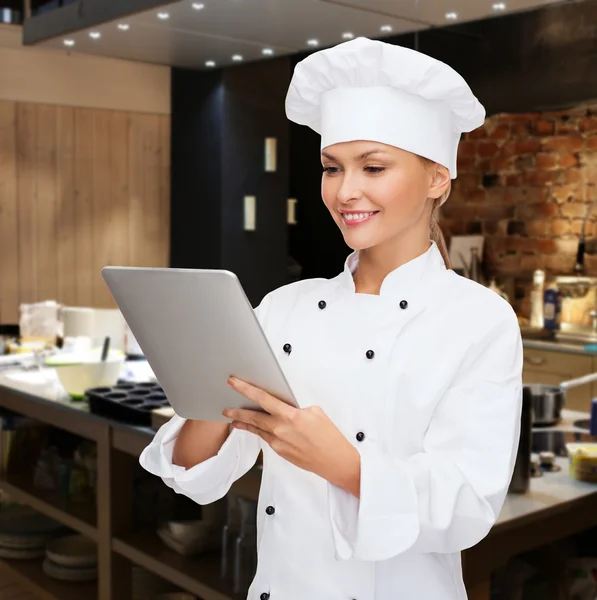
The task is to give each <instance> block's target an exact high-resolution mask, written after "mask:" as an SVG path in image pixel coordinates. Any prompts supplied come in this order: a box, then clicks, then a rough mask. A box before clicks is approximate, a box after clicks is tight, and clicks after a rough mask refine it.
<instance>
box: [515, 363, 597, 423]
mask: <svg viewBox="0 0 597 600" xmlns="http://www.w3.org/2000/svg"><path fill="white" fill-rule="evenodd" d="M596 380H597V373H591V374H590V375H585V376H583V377H578V378H577V379H570V380H568V381H563V382H562V383H560V385H559V386H557V385H545V384H543V383H529V384H526V385H525V386H524V387H525V388H529V389H530V392H531V398H532V406H533V425H545V426H549V425H555V424H556V423H558V422H559V421H560V418H561V413H562V408H563V407H564V405H565V404H566V390H567V389H568V388H571V387H576V386H579V385H584V384H586V383H591V382H592V381H596Z"/></svg>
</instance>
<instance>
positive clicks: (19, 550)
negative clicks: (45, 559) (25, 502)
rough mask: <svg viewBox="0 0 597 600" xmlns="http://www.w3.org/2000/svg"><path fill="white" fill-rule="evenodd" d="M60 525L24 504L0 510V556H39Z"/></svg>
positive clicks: (19, 557) (25, 557) (29, 557)
mask: <svg viewBox="0 0 597 600" xmlns="http://www.w3.org/2000/svg"><path fill="white" fill-rule="evenodd" d="M61 528H62V526H61V525H60V524H59V523H56V521H53V520H52V519H49V518H48V517H46V516H44V515H42V514H40V513H38V512H35V511H34V510H32V509H30V508H28V507H25V506H11V507H9V508H6V509H4V510H2V512H0V557H1V558H14V559H23V560H26V559H31V558H40V557H42V556H43V555H44V554H45V547H46V543H47V542H48V541H49V540H51V539H52V537H54V536H55V535H56V533H57V532H58V531H60V529H61Z"/></svg>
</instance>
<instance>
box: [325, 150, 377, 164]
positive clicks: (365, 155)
mask: <svg viewBox="0 0 597 600" xmlns="http://www.w3.org/2000/svg"><path fill="white" fill-rule="evenodd" d="M372 154H386V153H385V152H384V151H383V150H379V149H376V150H368V151H367V152H363V154H359V155H358V156H355V159H356V160H365V159H366V158H368V157H369V156H371V155H372ZM321 156H325V157H326V158H327V159H329V160H333V161H337V159H336V158H335V157H334V156H332V155H331V154H328V153H327V152H322V153H321Z"/></svg>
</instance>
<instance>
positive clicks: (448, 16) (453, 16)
mask: <svg viewBox="0 0 597 600" xmlns="http://www.w3.org/2000/svg"><path fill="white" fill-rule="evenodd" d="M457 18H458V13H457V12H449V13H446V19H448V21H455V20H456V19H457Z"/></svg>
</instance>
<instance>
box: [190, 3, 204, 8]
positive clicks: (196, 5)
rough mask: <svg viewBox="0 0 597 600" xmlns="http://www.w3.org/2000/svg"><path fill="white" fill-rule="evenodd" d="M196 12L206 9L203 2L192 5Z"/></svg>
mask: <svg viewBox="0 0 597 600" xmlns="http://www.w3.org/2000/svg"><path fill="white" fill-rule="evenodd" d="M191 6H192V7H193V8H194V9H195V10H203V9H204V8H205V4H203V2H193V4H192V5H191Z"/></svg>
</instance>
